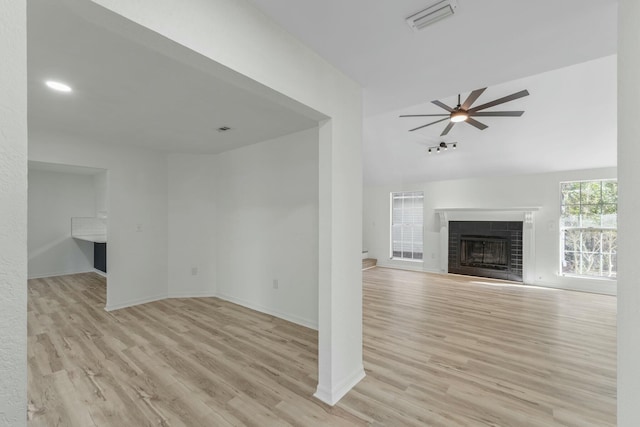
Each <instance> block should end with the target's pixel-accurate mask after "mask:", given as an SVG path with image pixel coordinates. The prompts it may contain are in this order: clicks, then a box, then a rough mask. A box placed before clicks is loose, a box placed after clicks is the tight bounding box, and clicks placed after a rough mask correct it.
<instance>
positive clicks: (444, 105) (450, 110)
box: [431, 100, 453, 113]
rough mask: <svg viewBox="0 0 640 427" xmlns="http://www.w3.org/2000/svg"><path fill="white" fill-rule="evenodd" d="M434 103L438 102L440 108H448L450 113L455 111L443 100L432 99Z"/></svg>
mask: <svg viewBox="0 0 640 427" xmlns="http://www.w3.org/2000/svg"><path fill="white" fill-rule="evenodd" d="M431 103H432V104H436V105H437V106H438V107H440V108H444V109H445V110H447V111H448V112H450V113H453V108H451V107H449V106H448V105H447V104H443V103H442V102H440V101H438V100H435V101H431Z"/></svg>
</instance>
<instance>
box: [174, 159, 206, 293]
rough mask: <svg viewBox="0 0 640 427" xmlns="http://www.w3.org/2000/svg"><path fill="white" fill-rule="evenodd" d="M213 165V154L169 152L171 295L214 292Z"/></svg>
mask: <svg viewBox="0 0 640 427" xmlns="http://www.w3.org/2000/svg"><path fill="white" fill-rule="evenodd" d="M216 168H217V162H216V156H211V155H191V154H171V155H169V214H168V215H169V216H168V218H169V251H168V256H169V260H168V268H169V272H168V274H169V296H170V297H195V296H215V295H216V294H217V288H216V273H217V270H216V265H217V252H216V245H217V241H216V230H217V228H218V220H217V217H216V200H217V194H216V186H217V181H216V180H217V176H216ZM194 268H195V269H196V271H195V274H194V270H193V269H194Z"/></svg>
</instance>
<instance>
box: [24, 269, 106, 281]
mask: <svg viewBox="0 0 640 427" xmlns="http://www.w3.org/2000/svg"><path fill="white" fill-rule="evenodd" d="M93 272H94V270H93V269H92V270H83V271H65V272H61V273H60V272H58V273H47V274H37V275H34V276H32V275H28V276H27V279H43V278H45V277H58V276H70V275H72V274H83V273H93Z"/></svg>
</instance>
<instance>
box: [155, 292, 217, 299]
mask: <svg viewBox="0 0 640 427" xmlns="http://www.w3.org/2000/svg"><path fill="white" fill-rule="evenodd" d="M217 296H218V295H217V294H216V293H215V292H212V291H199V292H169V295H167V298H215V297H217Z"/></svg>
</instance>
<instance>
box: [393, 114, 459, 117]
mask: <svg viewBox="0 0 640 427" xmlns="http://www.w3.org/2000/svg"><path fill="white" fill-rule="evenodd" d="M444 116H447V117H449V114H403V115H402V116H400V117H444Z"/></svg>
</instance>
